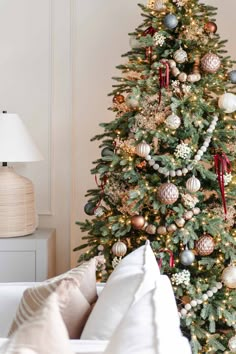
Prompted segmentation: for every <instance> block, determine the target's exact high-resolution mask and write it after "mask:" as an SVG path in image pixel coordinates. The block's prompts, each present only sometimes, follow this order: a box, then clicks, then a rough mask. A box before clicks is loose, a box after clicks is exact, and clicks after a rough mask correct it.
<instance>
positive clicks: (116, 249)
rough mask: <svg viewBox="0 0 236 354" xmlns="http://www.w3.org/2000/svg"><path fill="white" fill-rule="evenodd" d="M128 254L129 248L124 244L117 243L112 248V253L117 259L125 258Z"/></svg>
mask: <svg viewBox="0 0 236 354" xmlns="http://www.w3.org/2000/svg"><path fill="white" fill-rule="evenodd" d="M126 252H127V246H126V244H125V243H124V242H121V241H117V242H116V243H114V245H113V246H112V253H113V254H114V256H116V257H123V256H124V255H125V254H126Z"/></svg>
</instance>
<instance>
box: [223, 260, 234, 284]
mask: <svg viewBox="0 0 236 354" xmlns="http://www.w3.org/2000/svg"><path fill="white" fill-rule="evenodd" d="M222 281H223V283H224V284H225V286H227V287H228V288H230V289H236V267H235V266H234V265H229V266H228V267H227V268H225V269H224V271H223V273H222Z"/></svg>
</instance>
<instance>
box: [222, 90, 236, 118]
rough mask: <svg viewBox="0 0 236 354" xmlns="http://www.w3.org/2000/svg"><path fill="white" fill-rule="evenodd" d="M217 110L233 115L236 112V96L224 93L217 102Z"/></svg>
mask: <svg viewBox="0 0 236 354" xmlns="http://www.w3.org/2000/svg"><path fill="white" fill-rule="evenodd" d="M218 106H219V108H221V109H223V110H224V111H225V113H233V112H235V111H236V96H235V95H234V94H233V93H224V94H223V95H221V96H220V98H219V101H218Z"/></svg>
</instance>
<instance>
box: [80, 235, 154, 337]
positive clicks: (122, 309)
mask: <svg viewBox="0 0 236 354" xmlns="http://www.w3.org/2000/svg"><path fill="white" fill-rule="evenodd" d="M159 275H160V271H159V267H158V265H157V261H156V258H155V256H154V253H153V251H152V249H151V246H150V244H149V242H148V241H147V243H146V244H145V245H144V246H141V247H139V248H138V249H136V250H135V251H133V252H132V253H130V254H129V255H128V256H126V257H125V258H123V259H122V261H121V262H120V264H119V265H118V266H117V267H116V268H115V270H114V271H113V273H112V274H111V276H110V277H109V279H108V281H107V283H106V285H105V287H104V289H103V291H102V293H101V295H100V296H99V298H98V301H97V303H96V305H95V307H94V309H93V311H92V313H91V315H90V316H89V319H88V321H87V323H86V325H85V328H84V330H83V332H82V335H81V339H98V340H109V339H110V338H111V336H112V334H113V333H114V331H115V330H116V328H117V326H118V325H119V323H120V321H121V320H122V318H123V317H124V315H125V314H126V312H127V311H128V309H129V307H130V306H131V304H132V303H133V302H134V301H136V300H137V299H139V298H140V297H142V296H143V295H144V294H146V293H147V292H149V291H150V290H151V289H153V288H154V287H155V284H156V280H157V278H158V276H159Z"/></svg>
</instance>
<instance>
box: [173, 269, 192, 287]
mask: <svg viewBox="0 0 236 354" xmlns="http://www.w3.org/2000/svg"><path fill="white" fill-rule="evenodd" d="M171 281H172V283H173V284H174V285H185V286H188V285H189V283H190V272H189V271H188V270H186V269H184V270H182V272H179V273H175V274H173V275H172V277H171Z"/></svg>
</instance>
